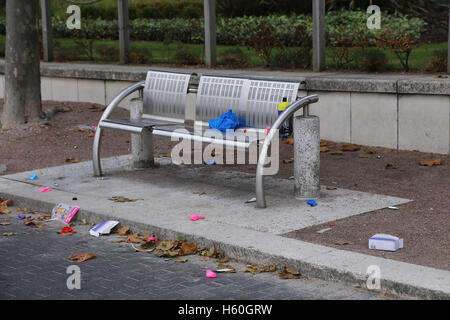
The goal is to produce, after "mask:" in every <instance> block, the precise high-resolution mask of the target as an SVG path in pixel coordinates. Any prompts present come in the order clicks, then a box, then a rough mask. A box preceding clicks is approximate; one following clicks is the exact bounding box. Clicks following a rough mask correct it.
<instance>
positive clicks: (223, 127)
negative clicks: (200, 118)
mask: <svg viewBox="0 0 450 320" xmlns="http://www.w3.org/2000/svg"><path fill="white" fill-rule="evenodd" d="M238 127H239V119H238V118H237V116H236V115H235V114H234V113H233V111H231V109H230V110H228V111H227V112H225V113H224V114H222V115H221V116H220V117H218V118H217V119H211V120H209V128H210V129H217V130H220V131H221V132H223V133H226V132H227V129H232V130H236V129H237V128H238Z"/></svg>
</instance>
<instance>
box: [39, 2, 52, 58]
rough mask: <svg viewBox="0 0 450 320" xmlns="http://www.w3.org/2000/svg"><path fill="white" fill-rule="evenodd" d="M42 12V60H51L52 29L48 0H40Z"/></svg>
mask: <svg viewBox="0 0 450 320" xmlns="http://www.w3.org/2000/svg"><path fill="white" fill-rule="evenodd" d="M41 12H42V17H41V20H42V46H43V49H44V61H52V60H53V29H52V9H51V3H50V0H41Z"/></svg>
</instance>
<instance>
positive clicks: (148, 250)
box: [130, 242, 155, 252]
mask: <svg viewBox="0 0 450 320" xmlns="http://www.w3.org/2000/svg"><path fill="white" fill-rule="evenodd" d="M130 245H131V246H132V247H133V249H134V250H136V251H141V252H152V251H153V250H155V248H152V249H138V248H136V247H135V246H134V244H133V243H132V242H130Z"/></svg>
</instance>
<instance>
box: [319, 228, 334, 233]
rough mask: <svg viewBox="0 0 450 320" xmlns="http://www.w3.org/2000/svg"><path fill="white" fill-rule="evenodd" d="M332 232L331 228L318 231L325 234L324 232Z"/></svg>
mask: <svg viewBox="0 0 450 320" xmlns="http://www.w3.org/2000/svg"><path fill="white" fill-rule="evenodd" d="M330 230H331V228H325V229H322V230H319V231H317V233H324V232H327V231H330Z"/></svg>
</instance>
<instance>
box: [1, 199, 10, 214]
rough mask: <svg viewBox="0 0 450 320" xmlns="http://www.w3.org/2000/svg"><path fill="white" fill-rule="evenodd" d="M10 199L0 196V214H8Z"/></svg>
mask: <svg viewBox="0 0 450 320" xmlns="http://www.w3.org/2000/svg"><path fill="white" fill-rule="evenodd" d="M12 205H13V202H12V200H3V199H1V198H0V214H9V213H11V210H9V209H8V206H12Z"/></svg>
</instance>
